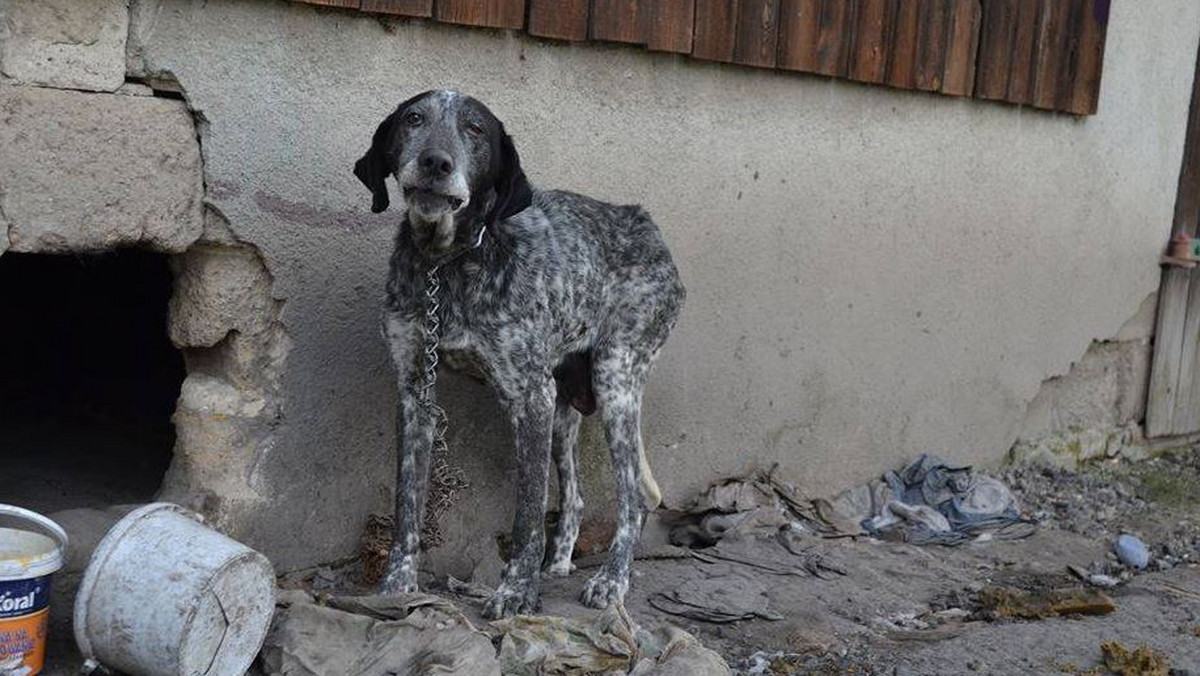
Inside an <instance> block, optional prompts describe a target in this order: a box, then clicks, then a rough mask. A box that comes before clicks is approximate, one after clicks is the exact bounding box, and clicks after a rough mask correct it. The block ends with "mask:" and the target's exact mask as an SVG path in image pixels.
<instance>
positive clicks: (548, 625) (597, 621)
mask: <svg viewBox="0 0 1200 676" xmlns="http://www.w3.org/2000/svg"><path fill="white" fill-rule="evenodd" d="M492 628H493V629H494V630H495V631H497V632H500V633H501V634H502V635H503V638H502V639H501V641H500V664H501V668H502V669H503V672H504V674H505V676H574V675H576V674H605V675H608V674H613V675H616V674H630V675H632V676H728V675H729V674H730V671H729V667H728V665H726V664H725V661H724V660H723V659H721V657H720V655H717V654H716V653H715V652H713V651H711V650H709V649H708V648H705V647H704V646H702V645H700V642H699V641H698V640H696V637H694V636H692V635H691V634H689V633H687V632H685V631H683V630H681V629H677V628H675V627H671V626H663V627H659V628H658V629H656V630H654V631H646V630H644V629H642V628H640V627H638V626H637V625H636V624H634V622H633V620H632V619H630V617H629V614H628V613H626V611H625V609H624V608H623V607H621V606H620V605H616V606H612V607H610V608H609V609H608V610H605V611H604V612H602V613H600V614H598V615H595V616H593V617H590V618H564V617H551V616H525V615H519V616H517V617H513V618H509V619H506V620H497V621H496V622H493V623H492Z"/></svg>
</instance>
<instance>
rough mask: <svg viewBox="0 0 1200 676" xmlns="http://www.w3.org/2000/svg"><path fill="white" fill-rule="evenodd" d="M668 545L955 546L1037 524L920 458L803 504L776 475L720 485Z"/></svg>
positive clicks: (977, 478) (995, 494)
mask: <svg viewBox="0 0 1200 676" xmlns="http://www.w3.org/2000/svg"><path fill="white" fill-rule="evenodd" d="M672 518H673V520H674V522H675V525H674V527H673V528H672V530H671V533H670V538H671V542H672V543H673V544H676V545H680V546H685V547H692V548H701V547H712V546H713V545H715V544H717V543H718V542H722V541H724V540H726V539H731V538H732V537H734V536H740V535H770V534H774V533H780V532H784V531H791V532H795V533H809V534H815V535H820V536H822V537H845V536H855V535H871V536H874V537H879V538H884V539H890V540H903V541H906V542H912V543H914V544H942V545H955V544H960V543H963V542H966V541H968V540H970V539H971V538H973V537H975V536H977V535H981V534H983V533H991V534H992V536H993V537H995V538H997V539H1014V538H1018V537H1026V536H1028V535H1030V534H1032V533H1033V531H1034V527H1033V524H1032V523H1030V522H1029V521H1027V520H1025V519H1022V518H1021V513H1020V510H1019V508H1018V507H1017V500H1016V498H1015V497H1014V496H1013V494H1012V492H1011V491H1009V490H1008V487H1007V486H1005V485H1004V484H1003V483H1001V482H1000V481H998V480H996V479H993V478H992V477H988V476H984V475H982V474H977V473H976V472H975V471H974V470H973V469H972V468H970V467H967V466H962V465H952V464H950V463H948V462H946V461H944V460H942V459H941V458H938V457H937V456H933V455H922V456H921V457H920V458H918V459H917V460H916V461H915V462H912V463H910V464H908V465H906V466H905V467H904V468H902V469H901V470H899V471H898V472H893V471H888V472H886V473H884V475H883V477H882V478H880V479H877V480H875V481H871V482H869V483H866V484H862V485H860V486H856V487H854V488H852V489H850V490H847V491H843V492H842V493H840V494H839V495H837V496H836V497H834V498H832V499H829V500H826V499H823V498H817V499H806V498H804V497H802V496H801V495H800V494H799V492H798V491H797V490H796V488H795V486H792V485H790V484H786V483H784V482H782V481H780V480H779V479H777V478H775V476H774V471H773V470H772V471H767V472H756V473H754V474H752V475H750V476H747V477H743V478H737V479H727V480H724V481H721V482H718V483H715V484H713V485H711V486H709V488H708V489H707V490H706V491H705V492H704V493H702V494H700V495H699V496H698V497H697V498H696V500H695V501H694V502H693V504H692V505H691V506H689V507H688V509H687V510H686V511H684V512H683V513H679V514H676V515H674V516H673V517H672Z"/></svg>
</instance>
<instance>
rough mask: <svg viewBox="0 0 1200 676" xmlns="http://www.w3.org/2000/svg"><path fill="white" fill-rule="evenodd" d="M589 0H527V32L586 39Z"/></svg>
mask: <svg viewBox="0 0 1200 676" xmlns="http://www.w3.org/2000/svg"><path fill="white" fill-rule="evenodd" d="M589 4H590V3H589V0H529V28H528V30H529V34H530V35H536V36H537V37H539V38H552V39H555V40H571V41H574V42H583V41H584V40H587V39H588V5H589Z"/></svg>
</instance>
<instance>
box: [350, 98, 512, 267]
mask: <svg viewBox="0 0 1200 676" xmlns="http://www.w3.org/2000/svg"><path fill="white" fill-rule="evenodd" d="M354 175H355V176H357V177H358V179H359V180H360V181H362V182H363V184H364V185H366V186H367V187H368V188H370V189H371V194H372V201H371V211H373V212H375V213H379V212H381V211H383V210H384V209H387V208H388V203H389V199H388V189H387V184H386V182H385V179H386V178H387V176H388V175H391V176H393V177H395V179H396V183H397V184H398V185H399V186H400V190H401V192H402V193H403V195H404V207H405V210H406V212H407V216H408V220H409V222H410V223H411V224H412V236H413V240H414V243H415V244H416V245H417V246H418V247H419V248H420V249H421V250H422V251H423V252H425V253H427V254H430V255H434V256H436V255H440V254H443V253H446V252H448V251H451V250H452V249H454V248H456V247H457V246H461V245H464V244H467V243H473V242H474V241H475V240H476V239H477V238H478V237H480V236H481V234H482V228H484V227H486V226H488V225H491V224H493V223H495V222H496V221H500V220H503V219H505V218H508V217H509V216H512V215H513V214H516V213H519V212H521V211H523V210H524V209H525V208H526V207H528V206H529V204H530V202H531V201H532V199H533V193H532V191H531V189H530V187H529V183H528V181H526V180H525V173H524V172H523V171H521V160H520V157H518V156H517V150H516V148H515V147H513V142H512V138H510V137H509V135H508V134H507V133H505V131H504V125H503V124H502V123H501V122H500V120H498V119H496V116H495V115H493V114H492V111H490V110H488V108H487V106H485V105H483V104H482V103H480V102H479V101H477V100H475V99H473V98H471V97H469V96H463V95H462V94H459V93H457V92H453V91H447V90H437V91H428V92H425V93H423V94H418V95H417V96H414V97H413V98H411V99H409V100H407V101H405V102H404V103H401V104H400V107H398V108H396V111H395V112H393V113H392V114H391V115H389V116H388V117H387V118H386V119H384V121H383V123H382V124H380V125H379V128H378V129H376V130H375V136H374V138H373V139H372V140H371V148H370V149H369V150H368V151H367V154H366V155H363V156H362V159H360V160H359V161H358V162H357V163H356V164H355V165H354Z"/></svg>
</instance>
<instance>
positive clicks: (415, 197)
mask: <svg viewBox="0 0 1200 676" xmlns="http://www.w3.org/2000/svg"><path fill="white" fill-rule="evenodd" d="M404 201H405V202H407V203H408V204H409V206H410V208H411V207H415V208H416V209H417V210H418V211H420V212H421V213H422V214H427V215H437V214H442V213H445V212H450V213H455V212H457V211H458V210H459V209H462V208H463V205H465V204H466V200H464V199H463V198H461V197H457V196H455V195H446V194H444V193H440V192H437V191H435V190H429V189H427V188H418V187H416V186H409V187H406V188H405V189H404Z"/></svg>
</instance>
